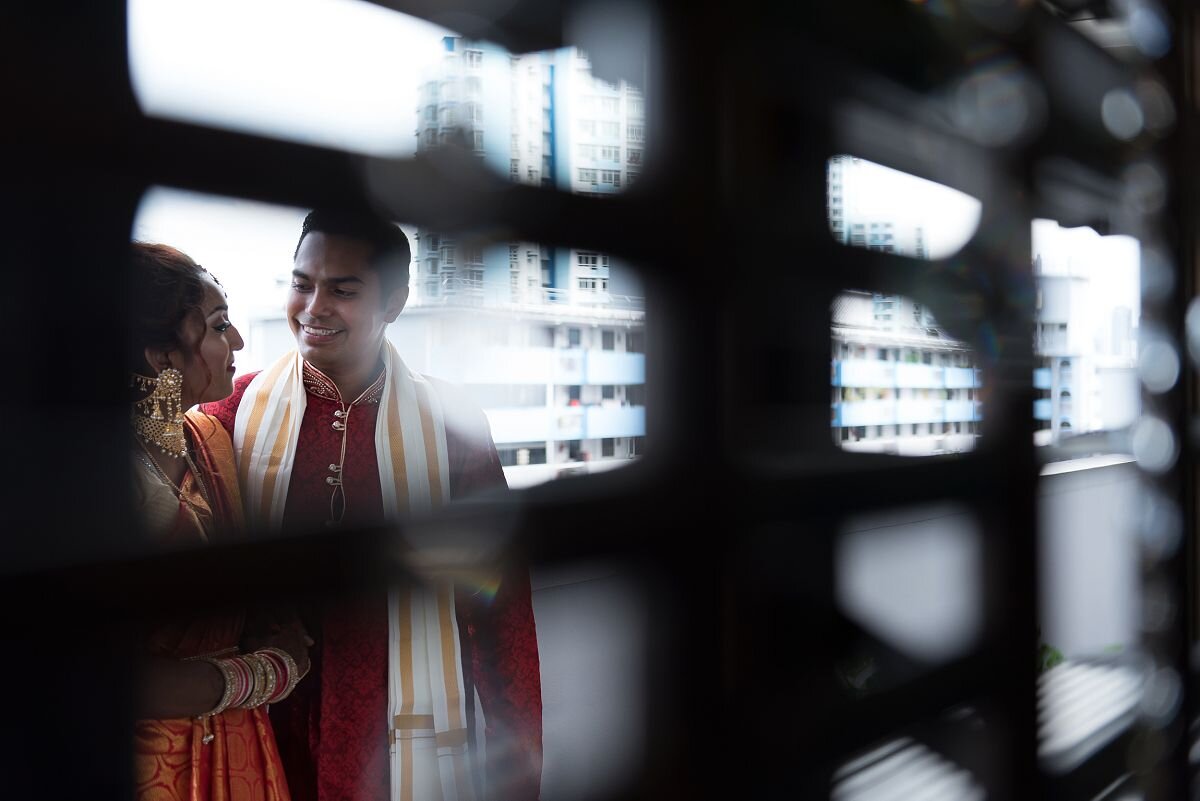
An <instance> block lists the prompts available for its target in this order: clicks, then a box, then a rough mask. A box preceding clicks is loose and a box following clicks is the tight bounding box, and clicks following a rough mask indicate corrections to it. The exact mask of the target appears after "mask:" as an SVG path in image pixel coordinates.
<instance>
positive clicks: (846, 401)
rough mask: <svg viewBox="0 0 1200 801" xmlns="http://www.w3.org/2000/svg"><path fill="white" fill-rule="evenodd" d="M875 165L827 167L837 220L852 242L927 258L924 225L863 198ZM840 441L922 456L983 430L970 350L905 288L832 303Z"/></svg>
mask: <svg viewBox="0 0 1200 801" xmlns="http://www.w3.org/2000/svg"><path fill="white" fill-rule="evenodd" d="M873 168H875V165H873V164H870V163H869V162H864V161H862V160H861V159H856V158H853V157H850V156H838V157H835V158H833V159H831V160H830V162H829V165H828V184H827V192H828V196H827V197H828V209H829V225H830V231H831V233H832V234H833V237H834V239H835V240H837V241H838V242H841V243H842V244H844V245H850V246H853V247H861V248H865V249H867V250H875V251H880V252H884V253H899V254H906V255H911V256H916V257H918V258H926V257H927V250H926V245H925V231H924V228H923V226H921V225H915V224H914V225H910V226H905V225H901V224H899V223H898V222H897V221H896V220H891V219H884V218H882V217H878V216H876V217H872V216H871V215H870V214H869V213H867V212H865V211H864V210H863V209H862V207H861V205H860V204H859V203H858V202H857V201H858V199H860V198H862V197H863V196H864V193H865V192H868V191H870V188H869V183H870V181H871V174H870V171H871V170H872V169H873ZM832 318H833V330H832V332H831V335H832V353H831V358H832V370H831V384H832V399H831V405H832V413H831V423H832V426H833V438H834V441H835V442H836V443H837V444H838V445H840V446H841V447H843V448H845V449H847V450H859V451H878V452H887V453H897V454H903V455H924V454H929V453H945V452H955V451H963V450H967V449H969V448H971V447H972V445H973V444H974V440H975V437H976V435H977V434H978V431H979V419H980V407H981V405H982V404H981V403H980V400H979V395H978V392H979V386H980V384H979V372H978V370H976V369H975V367H974V366H973V365H972V361H971V352H970V350H969V348H968V347H967V346H966V345H964V344H963V343H961V342H959V341H957V340H955V339H953V338H951V337H949V336H947V335H946V333H945V332H944V331H943V330H942V329H941V327H939V326H938V324H937V321H936V320H934V318H933V315H932V314H930V312H929V310H928V309H927V308H925V307H924V306H922V305H921V304H920V303H916V302H914V301H912V300H910V299H908V298H905V297H901V296H899V295H881V294H874V293H871V292H860V291H851V292H843V293H842V294H841V295H839V296H838V297H837V299H836V300H835V301H834V305H833V309H832Z"/></svg>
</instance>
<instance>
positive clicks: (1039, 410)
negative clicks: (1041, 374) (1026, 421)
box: [1033, 398, 1054, 420]
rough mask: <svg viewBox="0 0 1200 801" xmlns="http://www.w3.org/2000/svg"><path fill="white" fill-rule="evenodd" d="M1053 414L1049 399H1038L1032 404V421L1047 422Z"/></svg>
mask: <svg viewBox="0 0 1200 801" xmlns="http://www.w3.org/2000/svg"><path fill="white" fill-rule="evenodd" d="M1053 412H1054V407H1053V406H1051V404H1050V399H1049V398H1038V399H1037V400H1035V401H1034V402H1033V419H1034V420H1049V419H1050V416H1051V415H1052V414H1053Z"/></svg>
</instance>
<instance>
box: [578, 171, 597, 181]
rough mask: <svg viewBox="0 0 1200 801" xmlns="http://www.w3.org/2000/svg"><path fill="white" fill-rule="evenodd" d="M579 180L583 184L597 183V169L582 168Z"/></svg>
mask: <svg viewBox="0 0 1200 801" xmlns="http://www.w3.org/2000/svg"><path fill="white" fill-rule="evenodd" d="M579 182H580V183H581V184H594V183H596V171H595V170H588V169H581V170H580V171H579Z"/></svg>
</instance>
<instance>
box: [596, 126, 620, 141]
mask: <svg viewBox="0 0 1200 801" xmlns="http://www.w3.org/2000/svg"><path fill="white" fill-rule="evenodd" d="M620 135H621V124H620V123H618V122H602V123H600V136H602V137H604V138H605V139H616V138H617V137H618V136H620Z"/></svg>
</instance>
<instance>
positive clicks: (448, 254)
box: [441, 245, 454, 264]
mask: <svg viewBox="0 0 1200 801" xmlns="http://www.w3.org/2000/svg"><path fill="white" fill-rule="evenodd" d="M441 254H442V264H454V248H453V247H452V246H450V245H442V250H441Z"/></svg>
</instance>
